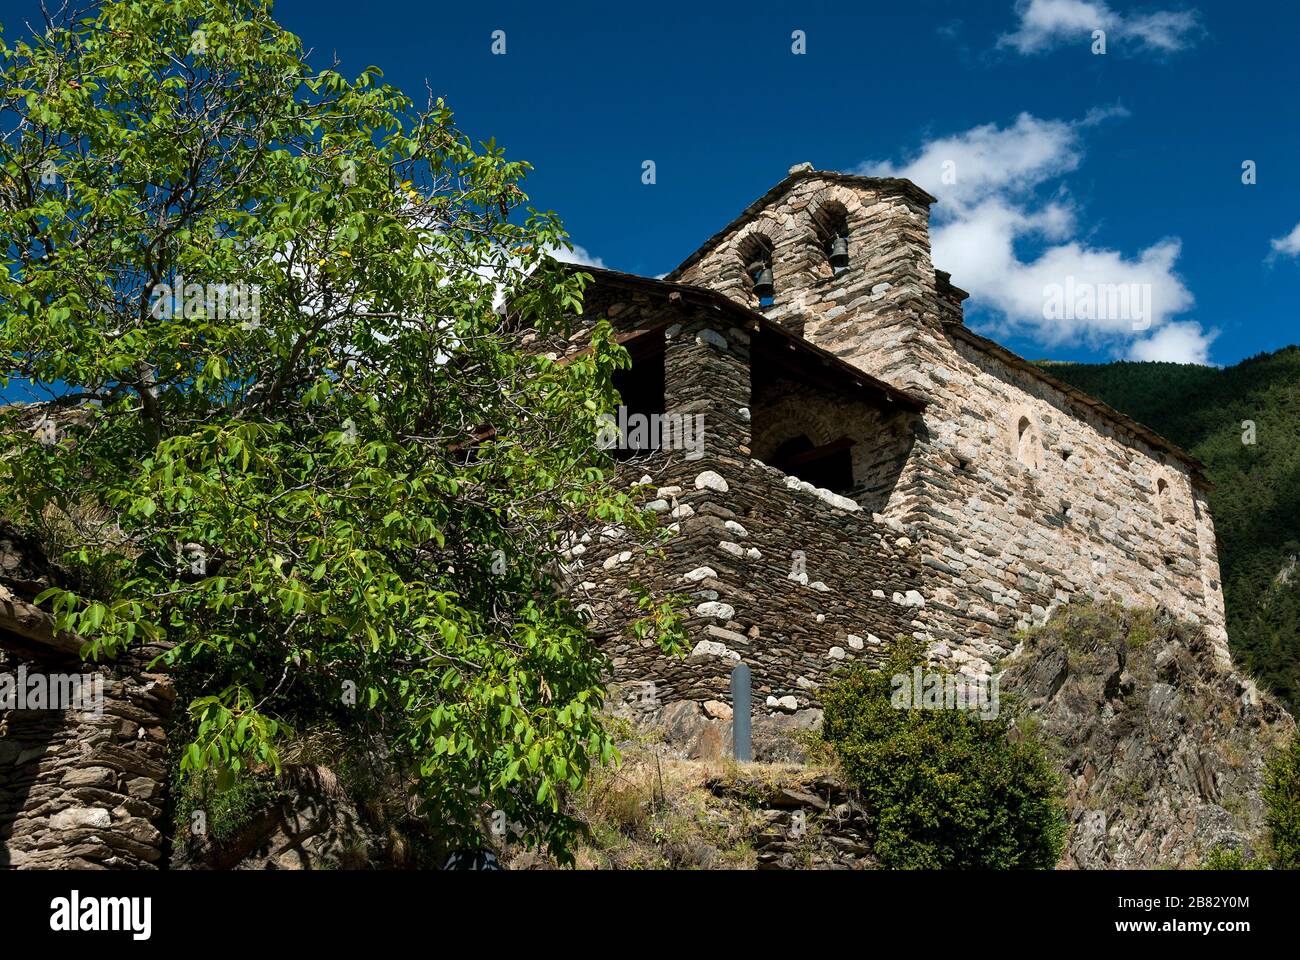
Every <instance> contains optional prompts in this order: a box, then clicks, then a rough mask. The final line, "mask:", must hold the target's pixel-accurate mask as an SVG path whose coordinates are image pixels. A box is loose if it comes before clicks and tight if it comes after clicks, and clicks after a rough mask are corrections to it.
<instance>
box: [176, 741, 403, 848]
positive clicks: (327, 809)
mask: <svg viewBox="0 0 1300 960" xmlns="http://www.w3.org/2000/svg"><path fill="white" fill-rule="evenodd" d="M276 788H277V789H276V792H275V799H274V801H273V802H270V803H267V804H266V805H265V806H264V807H262V808H261V809H255V810H252V811H249V812H248V815H247V818H246V819H245V820H244V821H243V822H242V823H241V824H240V825H239V827H238V829H235V830H232V831H231V833H230V834H229V835H222V836H219V837H218V836H216V835H215V834H214V832H212V831H206V830H205V831H203V832H196V831H194V830H189V831H186V833H185V835H184V836H178V839H177V843H176V846H175V852H174V855H173V858H172V862H171V864H170V866H171V868H172V869H173V870H203V869H223V870H322V869H347V868H351V869H356V868H367V867H385V866H393V864H392V862H391V858H390V857H389V856H388V851H387V849H386V839H387V838H385V837H383V836H381V835H379V834H378V833H377V832H376V831H375V830H373V829H372V828H371V827H370V826H369V825H368V824H367V823H366V822H365V821H364V818H363V817H362V815H361V813H360V812H359V811H358V809H357V805H356V804H355V803H354V802H353V800H352V799H351V798H350V797H349V796H348V793H347V791H346V789H345V788H344V787H343V786H342V785H341V784H340V783H339V780H338V777H337V776H335V774H334V773H333V771H331V770H329V769H328V768H327V767H322V766H316V765H313V766H298V767H286V768H285V769H284V772H283V773H282V774H281V776H280V777H279V778H278V779H277V781H276Z"/></svg>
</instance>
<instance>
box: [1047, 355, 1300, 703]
mask: <svg viewBox="0 0 1300 960" xmlns="http://www.w3.org/2000/svg"><path fill="white" fill-rule="evenodd" d="M1042 366H1043V367H1044V368H1045V369H1047V370H1048V371H1049V372H1050V373H1051V374H1052V375H1053V376H1055V377H1057V378H1059V379H1061V380H1064V381H1065V382H1067V383H1070V384H1073V385H1074V386H1077V387H1079V388H1080V389H1082V390H1085V391H1087V392H1088V393H1089V394H1091V395H1092V396H1094V397H1097V398H1098V399H1100V400H1104V401H1106V402H1107V403H1109V404H1110V405H1111V406H1113V407H1115V408H1116V409H1118V410H1121V411H1123V412H1124V413H1126V414H1128V415H1129V416H1131V417H1133V418H1135V419H1137V420H1139V421H1141V422H1142V423H1144V424H1146V425H1147V426H1149V427H1151V428H1152V429H1153V430H1155V431H1156V432H1157V433H1160V434H1161V435H1163V436H1165V437H1167V438H1168V439H1170V440H1172V441H1173V442H1174V443H1176V444H1178V445H1179V446H1181V447H1183V449H1185V450H1187V451H1188V452H1189V453H1192V454H1193V455H1195V456H1197V457H1199V458H1200V459H1201V460H1202V461H1204V462H1205V465H1206V472H1207V474H1208V476H1209V478H1210V480H1211V481H1212V482H1213V484H1214V488H1213V489H1212V490H1211V491H1210V494H1209V497H1210V507H1211V510H1212V511H1213V515H1214V523H1215V528H1216V530H1217V532H1218V537H1219V559H1220V563H1221V565H1222V572H1223V589H1224V596H1225V601H1226V604H1227V613H1228V637H1229V641H1230V644H1231V647H1232V652H1233V656H1234V658H1235V659H1236V661H1237V662H1238V663H1239V664H1240V665H1242V666H1244V667H1245V668H1246V669H1247V670H1248V671H1249V672H1250V673H1251V674H1253V675H1254V676H1255V677H1256V678H1257V679H1258V680H1259V682H1260V683H1262V684H1263V685H1265V686H1266V687H1268V688H1269V689H1270V690H1271V691H1273V692H1274V693H1275V694H1277V696H1279V697H1280V698H1282V699H1283V700H1284V701H1285V702H1286V703H1287V705H1288V706H1289V707H1290V708H1291V710H1292V711H1293V712H1294V711H1295V710H1296V709H1297V708H1300V571H1297V569H1296V558H1297V556H1300V347H1294V346H1292V347H1287V348H1285V349H1283V350H1279V351H1277V352H1276V353H1270V354H1261V355H1259V356H1256V357H1251V358H1250V359H1248V360H1244V361H1242V362H1241V363H1239V364H1237V365H1236V366H1233V367H1227V368H1225V369H1214V368H1211V367H1198V366H1190V365H1184V364H1176V363H1131V362H1119V363H1107V364H1073V363H1043V364H1042ZM1245 421H1250V422H1251V423H1253V424H1254V441H1255V442H1254V443H1248V442H1243V439H1245V440H1249V439H1250V437H1249V435H1248V434H1247V431H1248V429H1249V427H1248V426H1243V422H1245Z"/></svg>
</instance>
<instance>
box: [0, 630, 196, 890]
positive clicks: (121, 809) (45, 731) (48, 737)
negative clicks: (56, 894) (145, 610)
mask: <svg viewBox="0 0 1300 960" xmlns="http://www.w3.org/2000/svg"><path fill="white" fill-rule="evenodd" d="M158 652H159V651H157V650H153V651H148V650H145V651H141V652H139V653H138V654H136V655H135V656H133V657H132V658H130V660H129V661H125V662H123V663H121V664H118V665H115V666H114V667H113V668H112V669H105V668H104V667H103V666H102V665H96V664H84V663H80V662H78V661H77V660H76V659H75V658H66V657H61V656H56V655H50V654H49V653H47V652H45V651H39V650H33V649H30V648H27V649H24V648H23V647H22V646H21V645H20V644H17V643H15V642H14V639H13V638H12V637H9V638H6V637H3V636H0V674H8V675H11V676H17V675H18V673H19V670H20V668H23V669H24V672H25V673H26V674H27V675H28V676H30V675H32V674H37V673H39V674H45V675H49V674H65V675H66V674H80V675H98V676H100V677H102V678H103V694H104V696H103V709H102V712H99V711H98V710H96V709H94V708H93V707H92V708H91V709H86V710H66V711H65V710H51V709H27V710H0V731H2V735H0V868H10V869H13V868H17V869H50V868H57V869H76V868H91V867H100V868H112V867H119V868H125V867H136V868H139V867H153V866H159V865H160V863H161V859H162V856H163V836H162V833H161V831H160V828H161V827H162V825H163V806H164V799H163V798H164V795H165V789H166V782H167V770H166V737H165V734H164V723H165V721H166V718H167V717H168V715H169V713H170V710H171V704H172V701H173V699H174V697H175V690H174V688H173V687H172V685H171V682H170V680H169V679H168V678H166V677H164V676H162V675H159V674H154V673H150V672H148V671H147V670H146V669H144V664H145V663H146V662H147V660H148V659H149V658H150V657H151V655H152V654H156V653H158ZM87 706H89V704H87Z"/></svg>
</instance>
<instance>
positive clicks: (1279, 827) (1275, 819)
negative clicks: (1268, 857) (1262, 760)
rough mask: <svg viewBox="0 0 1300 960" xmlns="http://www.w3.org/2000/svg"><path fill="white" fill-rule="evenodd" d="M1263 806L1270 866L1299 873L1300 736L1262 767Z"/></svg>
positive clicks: (1293, 738) (1294, 738)
mask: <svg viewBox="0 0 1300 960" xmlns="http://www.w3.org/2000/svg"><path fill="white" fill-rule="evenodd" d="M1264 803H1265V805H1266V806H1267V808H1268V812H1267V813H1266V814H1265V818H1264V822H1265V823H1266V824H1267V825H1268V834H1269V843H1270V845H1271V846H1272V848H1273V864H1274V866H1276V867H1277V868H1278V869H1280V870H1300V736H1293V737H1292V738H1291V743H1290V745H1289V746H1287V747H1286V749H1284V750H1280V751H1278V752H1277V753H1275V754H1274V755H1273V756H1272V757H1270V758H1269V760H1268V763H1267V765H1266V766H1265V768H1264Z"/></svg>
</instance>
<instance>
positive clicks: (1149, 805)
mask: <svg viewBox="0 0 1300 960" xmlns="http://www.w3.org/2000/svg"><path fill="white" fill-rule="evenodd" d="M1001 666H1002V667H1004V668H1005V672H1004V673H1003V675H1002V686H1001V689H1002V693H1003V695H1006V694H1008V693H1010V694H1015V695H1018V696H1020V697H1022V698H1023V701H1024V703H1023V705H1024V707H1025V708H1027V709H1028V710H1029V711H1031V712H1032V714H1033V715H1034V716H1036V717H1037V719H1038V721H1039V725H1040V726H1041V730H1042V732H1043V734H1044V735H1045V738H1046V739H1047V741H1048V743H1049V750H1050V752H1051V754H1052V757H1053V760H1054V761H1055V763H1056V766H1057V768H1058V769H1059V770H1060V771H1061V773H1062V775H1063V779H1064V783H1065V790H1066V803H1067V807H1068V815H1069V820H1070V828H1071V829H1070V836H1069V841H1068V846H1067V850H1066V853H1065V856H1064V858H1063V860H1062V866H1065V867H1077V868H1085V869H1105V868H1158V867H1189V866H1195V865H1197V864H1199V863H1200V862H1201V861H1202V860H1203V858H1204V857H1205V856H1206V855H1207V854H1208V853H1210V852H1211V851H1212V850H1214V849H1215V848H1221V847H1226V848H1232V849H1236V850H1241V851H1243V852H1245V853H1247V854H1248V855H1249V854H1253V853H1258V852H1259V850H1260V846H1261V842H1262V839H1263V817H1264V806H1263V801H1262V800H1261V798H1260V787H1261V784H1262V779H1263V767H1264V761H1265V759H1266V757H1267V755H1268V752H1269V751H1270V750H1271V749H1272V748H1273V747H1275V746H1278V745H1280V744H1281V743H1282V742H1284V741H1285V739H1286V738H1287V737H1288V736H1289V735H1290V734H1291V733H1293V731H1294V729H1295V723H1294V721H1293V720H1292V719H1291V717H1290V716H1289V715H1288V714H1287V713H1286V711H1285V710H1283V709H1282V707H1281V706H1279V705H1278V704H1277V703H1276V702H1275V701H1274V700H1272V699H1271V698H1269V697H1267V696H1265V695H1264V694H1262V693H1261V692H1260V691H1259V690H1258V689H1257V688H1256V687H1255V685H1254V683H1253V682H1251V681H1250V680H1249V679H1248V678H1246V677H1244V676H1242V675H1241V674H1238V673H1235V672H1233V671H1232V670H1231V669H1229V668H1227V667H1224V666H1223V665H1222V664H1221V662H1220V661H1219V660H1218V658H1217V656H1216V651H1215V644H1214V643H1213V641H1212V640H1211V639H1210V638H1208V637H1207V636H1206V632H1205V631H1204V630H1203V629H1201V628H1198V627H1195V626H1192V625H1190V624H1187V623H1185V622H1182V621H1179V620H1177V619H1175V618H1174V617H1172V616H1170V615H1169V614H1168V613H1167V612H1165V611H1149V610H1137V611H1134V610H1125V609H1122V608H1119V607H1114V606H1083V605H1073V606H1070V607H1067V608H1065V609H1064V610H1062V611H1060V612H1058V613H1057V614H1056V615H1055V616H1054V617H1053V618H1052V620H1051V621H1050V622H1049V623H1048V624H1047V625H1045V626H1043V627H1041V628H1038V629H1036V630H1034V631H1032V632H1030V633H1029V634H1027V635H1026V636H1025V637H1024V639H1023V642H1022V643H1021V644H1020V646H1019V647H1018V648H1017V650H1016V651H1015V653H1014V654H1013V655H1012V656H1011V657H1010V658H1009V659H1008V660H1007V661H1004V662H1003V664H1001Z"/></svg>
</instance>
